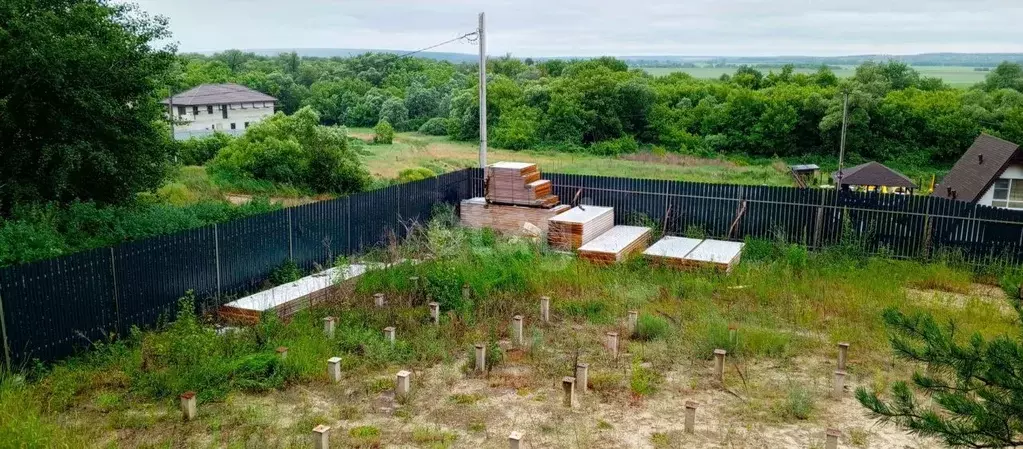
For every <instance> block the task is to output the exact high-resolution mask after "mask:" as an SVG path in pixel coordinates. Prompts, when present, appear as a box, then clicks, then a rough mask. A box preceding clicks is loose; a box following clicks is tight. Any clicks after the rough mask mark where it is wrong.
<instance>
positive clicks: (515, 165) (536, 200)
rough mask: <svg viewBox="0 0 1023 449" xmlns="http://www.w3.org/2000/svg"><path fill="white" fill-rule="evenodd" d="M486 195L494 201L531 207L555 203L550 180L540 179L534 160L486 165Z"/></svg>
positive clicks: (551, 205)
mask: <svg viewBox="0 0 1023 449" xmlns="http://www.w3.org/2000/svg"><path fill="white" fill-rule="evenodd" d="M487 179H488V181H487V199H488V200H490V201H491V202H494V203H500V204H515V205H519V206H532V207H554V206H555V205H557V204H558V197H557V196H556V195H553V194H552V193H551V192H553V188H552V187H553V186H552V185H551V182H550V181H548V180H545V179H540V170H539V169H538V168H537V167H536V164H530V163H527V162H498V163H496V164H492V165H490V166H489V167H487Z"/></svg>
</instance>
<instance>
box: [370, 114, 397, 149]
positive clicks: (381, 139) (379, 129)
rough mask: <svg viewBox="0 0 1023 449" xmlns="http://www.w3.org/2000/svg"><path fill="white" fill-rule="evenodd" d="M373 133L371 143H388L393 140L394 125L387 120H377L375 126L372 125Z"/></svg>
mask: <svg viewBox="0 0 1023 449" xmlns="http://www.w3.org/2000/svg"><path fill="white" fill-rule="evenodd" d="M373 133H374V135H373V143H383V144H388V145H390V144H391V143H393V142H394V127H393V126H391V124H390V123H389V122H388V121H387V120H381V121H379V122H377V126H374V127H373Z"/></svg>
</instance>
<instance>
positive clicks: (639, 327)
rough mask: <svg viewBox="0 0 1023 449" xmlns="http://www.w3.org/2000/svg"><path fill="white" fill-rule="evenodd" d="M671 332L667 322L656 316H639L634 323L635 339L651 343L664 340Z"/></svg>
mask: <svg viewBox="0 0 1023 449" xmlns="http://www.w3.org/2000/svg"><path fill="white" fill-rule="evenodd" d="M670 330H671V325H669V324H668V320H666V319H664V318H661V317H659V316H656V315H640V316H639V319H638V320H637V321H636V338H637V339H639V340H643V341H653V340H657V339H661V338H664V337H665V336H667V335H668V332H669V331H670Z"/></svg>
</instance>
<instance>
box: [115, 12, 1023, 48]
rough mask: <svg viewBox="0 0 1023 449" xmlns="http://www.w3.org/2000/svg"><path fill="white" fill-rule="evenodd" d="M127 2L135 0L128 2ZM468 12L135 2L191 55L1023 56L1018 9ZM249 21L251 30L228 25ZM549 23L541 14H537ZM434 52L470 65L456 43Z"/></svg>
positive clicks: (1021, 15)
mask: <svg viewBox="0 0 1023 449" xmlns="http://www.w3.org/2000/svg"><path fill="white" fill-rule="evenodd" d="M128 1H130V0H128ZM531 1H533V0H524V3H523V2H518V3H515V4H511V3H505V2H501V3H494V2H490V3H489V4H470V3H467V2H464V1H460V0H457V1H456V0H441V1H438V2H433V3H429V4H423V3H420V2H410V1H408V0H390V1H387V2H379V1H367V0H352V1H348V2H345V3H344V4H329V3H321V2H314V1H309V0H295V1H293V2H289V3H287V4H280V3H277V2H271V1H267V0H253V1H245V2H242V1H240V0H223V1H219V2H199V1H198V0H179V1H177V2H165V1H162V0H137V1H136V3H138V5H139V6H140V8H141V9H142V10H143V11H146V12H147V13H149V14H152V15H162V16H165V17H167V18H168V19H169V21H170V25H169V27H170V30H171V32H172V33H173V36H172V37H171V39H169V41H168V42H173V43H177V44H178V49H179V50H180V51H181V52H186V53H202V52H215V51H221V50H220V49H231V48H253V49H275V48H295V49H299V48H407V49H409V51H411V50H416V49H420V48H424V47H427V46H430V45H433V44H437V43H440V42H443V41H446V40H449V39H451V38H453V37H456V36H459V35H461V34H464V33H467V32H471V31H474V30H475V29H476V27H477V14H478V12H479V11H480V10H483V11H485V12H487V35H488V36H487V37H488V50H489V52H488V53H489V54H494V55H501V54H506V53H511V54H513V55H530V56H531V57H541V58H550V57H563V56H561V55H573V56H578V57H595V56H604V55H716V56H719V57H775V56H778V55H783V56H784V55H801V56H805V57H822V58H823V57H836V56H848V55H916V54H929V53H1015V52H1019V51H1023V49H1021V48H1020V46H1019V45H1018V42H1021V41H1023V28H1021V27H1019V26H1018V24H1017V23H1016V21H1015V19H1014V18H1018V17H1023V5H1019V4H1016V3H1015V2H1011V1H1008V0H977V1H973V2H963V1H959V0H932V1H928V2H921V1H907V2H900V3H898V4H893V3H892V2H883V1H881V0H865V1H863V2H860V3H857V4H855V5H838V4H829V2H827V1H823V0H817V1H813V0H779V1H777V2H771V3H764V2H757V1H753V0H736V1H733V2H727V3H723V2H716V1H714V0H696V4H689V5H680V4H676V3H674V2H668V1H656V2H652V3H645V4H643V5H642V6H640V7H636V8H631V9H629V11H628V14H624V13H623V11H622V9H621V8H620V7H619V5H618V4H617V3H611V2H601V1H597V2H592V1H585V2H584V1H582V0H567V1H565V2H558V3H550V2H544V3H541V2H533V3H532V4H530V2H531ZM239 9H244V17H245V25H244V26H232V27H225V26H224V23H223V18H224V17H236V16H238V10H239ZM541 12H542V13H541ZM434 51H438V52H446V53H464V54H475V53H476V47H475V46H473V45H471V44H470V43H468V42H464V41H457V42H453V43H450V44H448V45H444V46H442V47H439V48H437V49H434Z"/></svg>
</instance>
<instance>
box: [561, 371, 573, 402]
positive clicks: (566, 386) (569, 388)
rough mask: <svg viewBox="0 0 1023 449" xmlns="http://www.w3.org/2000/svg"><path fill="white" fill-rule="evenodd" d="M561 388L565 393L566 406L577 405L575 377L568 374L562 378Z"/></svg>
mask: <svg viewBox="0 0 1023 449" xmlns="http://www.w3.org/2000/svg"><path fill="white" fill-rule="evenodd" d="M561 389H562V391H563V392H564V393H565V400H564V404H565V407H568V408H572V407H575V405H576V400H575V378H574V377H571V376H566V377H564V378H562V379H561Z"/></svg>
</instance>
